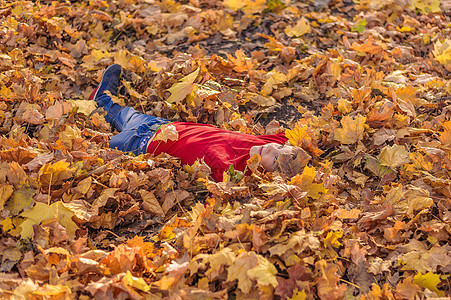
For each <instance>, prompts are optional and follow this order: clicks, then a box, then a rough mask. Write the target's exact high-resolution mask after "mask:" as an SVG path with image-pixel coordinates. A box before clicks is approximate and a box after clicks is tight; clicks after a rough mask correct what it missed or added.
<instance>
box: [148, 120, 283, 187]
mask: <svg viewBox="0 0 451 300" xmlns="http://www.w3.org/2000/svg"><path fill="white" fill-rule="evenodd" d="M171 124H172V125H174V126H175V127H176V129H177V132H178V134H179V138H178V139H177V140H176V141H170V140H168V141H167V142H162V141H151V142H150V143H149V146H148V148H147V153H154V154H155V155H158V154H160V153H161V152H165V153H168V154H170V155H172V156H175V157H179V158H180V159H181V161H182V163H183V164H189V165H192V164H193V163H194V162H195V161H196V160H197V159H200V158H204V161H205V162H206V163H207V164H208V165H209V166H210V168H211V171H212V176H213V178H214V180H216V181H222V176H223V172H224V171H226V170H228V168H229V166H230V165H233V166H234V168H235V170H239V171H244V168H245V167H246V161H247V160H248V159H249V150H250V149H251V147H252V146H258V145H264V144H268V143H278V144H284V143H285V142H286V141H287V138H286V137H285V134H284V133H279V134H269V135H250V134H244V133H241V132H234V131H228V130H224V129H219V128H216V127H214V126H212V125H207V124H198V123H190V122H174V123H171ZM159 131H160V130H159ZM159 131H158V132H159ZM158 132H157V134H158Z"/></svg>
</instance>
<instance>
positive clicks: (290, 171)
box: [277, 146, 312, 178]
mask: <svg viewBox="0 0 451 300" xmlns="http://www.w3.org/2000/svg"><path fill="white" fill-rule="evenodd" d="M289 147H290V150H291V151H290V152H289V153H282V154H280V155H279V158H278V159H277V171H279V172H281V173H283V174H285V175H286V176H287V177H290V178H291V177H293V176H295V175H296V174H299V173H302V171H303V170H304V167H305V166H306V165H307V164H308V162H309V161H310V159H311V158H312V157H311V156H310V155H309V154H308V153H307V152H305V150H304V149H302V148H300V147H293V146H289Z"/></svg>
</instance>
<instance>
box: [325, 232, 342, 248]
mask: <svg viewBox="0 0 451 300" xmlns="http://www.w3.org/2000/svg"><path fill="white" fill-rule="evenodd" d="M341 237H343V232H342V231H340V230H338V231H332V230H331V231H329V233H328V234H327V236H326V238H325V239H324V248H326V249H327V248H332V247H334V248H339V247H340V246H341V245H343V244H342V243H340V242H339V241H338V239H339V238H341Z"/></svg>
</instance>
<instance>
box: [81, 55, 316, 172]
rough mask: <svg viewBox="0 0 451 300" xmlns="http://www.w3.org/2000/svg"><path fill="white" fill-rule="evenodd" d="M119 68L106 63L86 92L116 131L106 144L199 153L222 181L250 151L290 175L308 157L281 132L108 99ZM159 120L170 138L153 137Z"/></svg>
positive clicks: (189, 158)
mask: <svg viewBox="0 0 451 300" xmlns="http://www.w3.org/2000/svg"><path fill="white" fill-rule="evenodd" d="M121 73H122V68H121V66H120V65H117V64H114V65H111V66H110V67H108V68H107V69H106V70H105V71H104V73H103V75H102V80H101V81H100V84H99V86H98V87H97V88H96V89H95V90H94V91H93V93H92V94H91V96H90V97H89V99H90V100H95V101H96V102H97V105H98V106H99V107H102V108H103V109H104V110H105V111H106V112H107V115H106V116H105V119H106V120H107V121H108V122H109V123H110V124H111V125H112V126H113V127H114V128H116V129H117V130H118V131H119V132H120V133H119V134H117V135H115V136H113V137H112V138H111V140H110V145H109V146H110V148H117V149H119V150H121V151H124V152H133V153H134V154H136V155H139V154H142V153H153V154H155V155H158V154H160V153H162V152H165V153H167V154H170V155H172V156H175V157H178V158H180V159H181V162H182V163H183V164H189V165H192V164H193V163H194V162H195V161H196V160H197V159H204V162H205V163H206V164H207V165H208V166H209V167H210V168H211V171H212V177H213V179H214V180H216V181H222V179H223V173H224V171H227V170H228V169H229V167H230V166H231V165H232V166H233V167H234V169H235V170H238V171H242V172H244V170H245V167H246V161H247V160H248V159H249V158H250V157H252V156H253V155H259V156H261V160H260V164H261V166H262V167H263V168H264V169H265V170H266V171H270V172H273V171H279V172H282V173H284V174H286V175H287V176H290V177H291V176H294V175H295V174H297V173H299V172H301V171H302V169H303V168H304V166H305V165H306V164H307V163H308V161H309V160H310V156H309V155H308V154H307V153H306V152H305V151H304V150H303V149H302V148H299V147H293V146H290V145H286V144H285V143H286V142H287V138H286V137H285V135H284V133H279V134H270V135H257V136H255V135H249V134H244V133H240V132H233V131H228V130H224V129H219V128H216V127H214V126H212V125H207V124H198V123H190V122H171V121H169V120H167V119H164V118H159V117H154V116H150V115H146V114H142V113H139V112H138V111H136V110H135V109H133V108H132V107H123V106H121V105H119V104H116V103H113V101H112V100H111V97H110V96H109V95H108V94H107V93H105V92H106V91H109V92H110V93H111V94H112V95H117V91H118V87H119V84H120V77H121ZM165 126H173V128H174V127H175V129H176V131H177V133H178V138H177V139H176V140H167V141H166V142H163V141H161V140H159V139H155V136H157V135H158V134H159V133H160V132H161V130H162V129H164V127H165Z"/></svg>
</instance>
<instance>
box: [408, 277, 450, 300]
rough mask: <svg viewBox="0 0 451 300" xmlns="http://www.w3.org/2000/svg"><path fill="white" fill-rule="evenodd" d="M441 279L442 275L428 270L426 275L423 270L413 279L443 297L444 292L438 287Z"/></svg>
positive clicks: (417, 283)
mask: <svg viewBox="0 0 451 300" xmlns="http://www.w3.org/2000/svg"><path fill="white" fill-rule="evenodd" d="M440 281H441V280H440V275H439V274H434V273H432V272H427V273H426V274H424V275H423V274H422V273H421V272H419V273H418V274H417V275H415V276H414V277H413V280H412V282H413V283H415V284H416V285H419V286H421V287H423V288H427V289H429V290H431V291H433V292H434V293H436V294H437V296H439V297H443V296H444V293H443V292H442V291H439V290H438V289H437V284H439V283H440Z"/></svg>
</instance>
